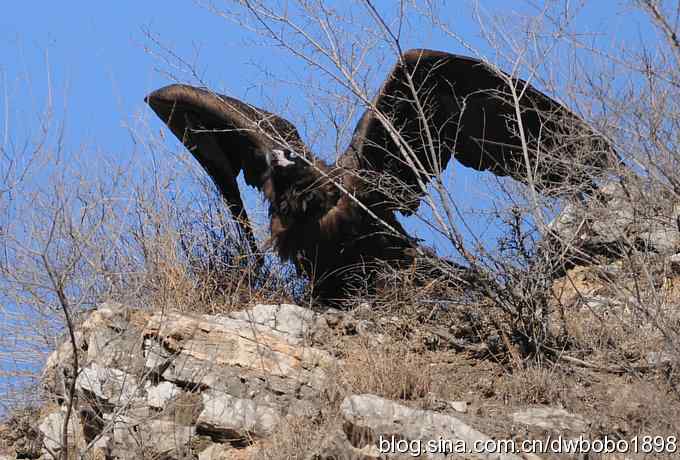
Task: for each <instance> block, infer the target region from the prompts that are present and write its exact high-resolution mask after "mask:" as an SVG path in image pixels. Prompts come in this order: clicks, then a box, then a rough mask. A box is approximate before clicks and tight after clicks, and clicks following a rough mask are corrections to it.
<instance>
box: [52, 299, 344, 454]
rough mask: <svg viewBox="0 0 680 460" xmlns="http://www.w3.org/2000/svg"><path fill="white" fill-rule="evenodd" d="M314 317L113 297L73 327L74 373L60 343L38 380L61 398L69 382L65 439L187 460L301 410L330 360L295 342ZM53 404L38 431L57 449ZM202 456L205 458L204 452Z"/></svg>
mask: <svg viewBox="0 0 680 460" xmlns="http://www.w3.org/2000/svg"><path fill="white" fill-rule="evenodd" d="M317 317H318V315H316V314H314V313H313V312H312V311H310V310H307V309H303V308H300V307H297V306H295V305H285V304H284V305H257V306H255V307H253V308H251V309H249V310H243V311H239V312H235V313H232V314H230V315H221V316H220V315H215V316H206V315H187V314H179V313H173V312H156V313H149V312H143V311H141V310H136V309H131V308H127V307H125V306H123V305H118V304H105V305H102V306H100V307H99V308H98V309H97V310H95V311H93V312H91V313H90V314H89V316H88V317H87V319H86V320H85V321H84V322H83V323H82V324H81V325H80V326H79V328H78V335H77V336H78V345H79V356H80V362H81V368H80V370H79V372H78V375H77V376H74V375H72V372H71V368H70V365H71V364H70V363H71V358H72V354H71V353H72V352H71V350H70V346H69V343H65V344H64V345H62V346H60V347H59V348H58V349H57V350H56V351H55V352H54V353H53V354H52V355H51V356H50V358H49V359H48V362H47V365H46V367H45V370H44V373H43V381H44V382H45V385H46V387H47V390H48V392H49V393H50V394H53V395H56V396H57V398H58V399H59V401H60V402H61V403H62V405H65V401H67V400H68V397H67V395H66V394H65V393H66V392H65V389H66V388H68V387H69V382H70V380H71V379H73V378H75V380H76V386H75V387H76V389H77V394H76V395H75V396H76V398H77V400H76V401H75V404H74V406H75V408H76V410H75V411H74V415H73V417H72V418H71V420H70V422H69V423H70V424H71V425H72V428H71V429H69V433H70V436H72V437H73V438H74V439H73V440H72V439H71V438H69V445H73V447H75V448H77V449H78V450H80V451H81V452H83V451H87V452H94V451H95V450H100V451H101V452H102V455H105V456H106V457H107V458H110V457H115V458H144V456H147V457H148V456H149V455H151V453H153V455H160V456H162V457H163V458H185V457H186V458H192V457H196V456H200V455H203V457H206V458H211V457H210V456H209V455H208V454H202V452H203V451H206V450H207V449H211V450H210V452H212V451H214V450H215V449H216V448H215V447H213V444H219V445H221V446H223V447H225V448H227V447H233V446H237V447H242V446H243V445H246V444H249V443H252V442H254V441H256V440H258V439H263V438H266V437H267V436H269V435H270V434H271V433H272V432H273V431H274V430H275V429H276V427H277V425H278V424H279V423H280V422H281V420H282V419H283V418H284V417H286V416H287V415H288V414H300V413H303V412H304V409H305V408H309V407H313V404H312V403H311V402H310V401H311V400H312V399H313V398H315V397H316V396H317V395H318V393H319V390H320V388H321V386H322V385H323V383H324V379H325V378H326V369H327V368H328V367H329V366H332V365H334V364H335V360H334V359H333V358H332V357H331V356H330V355H329V354H328V353H327V352H325V351H323V350H321V349H318V348H314V347H310V346H307V345H305V343H306V341H307V340H306V339H307V338H308V333H309V331H310V328H311V327H313V326H314V324H315V321H316V320H317ZM63 414H64V410H63V408H62V409H59V411H57V412H54V413H51V414H49V415H48V416H46V417H44V419H43V420H42V423H41V424H40V426H39V430H40V431H41V432H42V433H43V435H44V439H45V444H44V447H45V451H46V452H50V451H51V452H53V453H54V452H58V451H59V450H60V448H61V447H60V446H61V441H62V439H61V431H62V428H61V427H62V426H63ZM210 455H212V454H210Z"/></svg>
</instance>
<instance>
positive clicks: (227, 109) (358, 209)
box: [145, 49, 618, 300]
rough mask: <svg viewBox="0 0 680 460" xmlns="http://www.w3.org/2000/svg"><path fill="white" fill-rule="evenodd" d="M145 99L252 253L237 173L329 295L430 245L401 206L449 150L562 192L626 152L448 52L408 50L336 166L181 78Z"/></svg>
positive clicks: (253, 112) (291, 256) (259, 112)
mask: <svg viewBox="0 0 680 460" xmlns="http://www.w3.org/2000/svg"><path fill="white" fill-rule="evenodd" d="M511 88H514V91H513V90H511ZM145 101H146V102H147V103H148V105H149V106H150V107H151V109H152V110H153V111H154V112H155V113H156V114H157V115H158V117H160V118H161V120H163V122H165V124H167V126H168V127H169V128H170V130H171V131H172V132H173V133H174V135H175V136H176V137H177V138H178V139H179V140H180V141H181V142H182V143H183V144H184V146H185V147H186V148H187V149H188V150H189V151H190V152H191V154H192V155H193V156H194V157H195V158H196V160H198V162H199V163H200V164H201V166H202V167H203V168H204V169H205V171H206V172H207V173H208V174H209V175H210V177H211V178H212V180H213V181H214V183H215V185H216V186H217V188H218V189H219V191H220V193H221V195H222V197H223V199H224V201H225V203H226V205H227V206H228V207H229V208H230V210H231V212H232V214H233V216H234V218H235V219H236V221H237V222H238V223H239V225H240V227H241V229H242V230H243V233H244V235H245V237H246V238H247V240H248V242H249V245H250V247H251V250H252V252H253V254H258V247H257V244H256V240H255V238H254V236H253V230H252V227H251V224H250V221H249V219H248V215H247V212H246V209H245V208H244V205H243V202H242V200H241V196H240V193H239V188H238V185H237V181H236V178H237V176H238V175H239V173H240V172H241V171H242V172H243V175H244V179H245V182H246V183H247V184H248V185H251V186H253V187H256V188H257V189H259V190H260V191H261V192H263V193H264V196H265V197H266V199H267V200H268V201H269V215H270V231H271V238H270V240H269V241H270V243H271V246H272V247H273V249H274V250H275V251H276V252H277V253H278V255H279V257H280V258H281V259H282V260H284V261H290V262H292V263H293V264H294V265H295V267H296V269H297V270H298V272H299V273H302V274H305V275H307V276H308V277H309V278H310V280H311V281H312V286H313V288H312V289H313V294H314V295H315V296H316V297H317V298H320V299H325V300H332V299H342V298H346V297H347V296H348V295H350V294H351V293H352V292H353V290H354V289H355V288H356V287H357V286H359V284H362V285H365V284H366V283H370V282H371V281H370V280H372V279H374V278H375V274H376V273H375V270H376V268H375V267H376V266H378V265H380V263H389V264H393V265H396V266H400V267H405V266H409V264H411V263H413V261H414V260H415V258H416V257H417V256H418V255H422V254H423V249H422V248H421V247H420V246H419V245H418V240H416V239H415V238H413V237H412V236H410V235H409V234H408V233H407V232H406V231H405V229H404V228H403V227H402V226H401V225H400V223H399V221H398V220H397V216H396V213H397V212H399V213H402V214H404V215H409V214H412V213H413V212H415V211H416V210H417V208H418V206H419V203H420V200H421V198H422V197H423V196H424V195H425V193H426V192H427V187H428V184H430V182H431V181H432V180H433V179H435V178H436V177H437V175H439V174H440V173H441V172H442V171H443V170H444V169H445V168H446V166H447V164H448V163H449V161H450V160H451V158H455V159H456V160H458V161H459V162H460V163H462V164H463V165H465V166H467V167H470V168H474V169H476V170H479V171H484V170H488V171H491V172H492V173H494V174H496V175H500V176H510V177H512V178H514V179H517V180H519V181H522V182H524V183H528V184H530V185H532V186H533V187H535V189H536V190H537V191H538V192H541V193H544V194H555V195H559V194H561V193H564V192H565V191H566V190H574V189H581V190H587V189H588V187H591V186H592V187H595V184H594V182H593V177H596V173H597V172H598V171H600V172H602V171H605V170H607V169H608V168H611V167H612V166H613V165H615V164H617V163H618V159H617V156H616V153H615V152H614V150H613V148H612V147H611V145H610V143H609V142H608V141H607V140H606V139H605V138H604V137H602V136H601V135H598V134H597V133H596V132H595V131H594V130H593V129H592V128H591V127H589V126H588V125H587V124H586V123H585V122H584V121H583V120H582V119H581V118H579V117H578V116H577V115H575V114H574V113H573V112H571V111H570V110H569V109H567V108H566V107H564V106H563V105H562V104H560V103H558V102H557V101H555V100H553V99H551V98H550V97H548V96H546V95H545V94H543V93H541V92H540V91H538V90H537V89H535V88H534V87H532V86H531V85H530V84H528V83H527V82H525V81H523V80H521V79H518V78H514V77H512V76H510V75H508V74H505V73H503V72H500V71H498V70H495V69H492V68H491V67H489V66H488V65H487V64H485V63H484V62H482V61H480V60H477V59H474V58H471V57H466V56H459V55H455V54H449V53H446V52H441V51H433V50H425V49H415V50H409V51H407V52H405V53H404V54H402V55H401V56H400V57H399V60H398V62H397V63H396V64H395V65H394V67H393V68H392V70H391V71H390V73H389V74H388V76H387V78H386V80H385V81H384V82H383V84H382V86H381V88H380V90H379V91H378V94H377V96H375V98H374V99H373V100H372V102H371V103H370V104H367V105H368V108H367V110H366V111H365V112H364V113H363V115H362V117H361V118H360V120H359V122H358V124H357V126H356V128H355V130H354V133H353V136H352V138H351V141H350V143H349V146H348V147H347V149H346V150H345V152H344V153H343V154H342V155H340V156H339V157H338V158H337V160H336V161H335V163H334V164H330V165H329V164H327V163H325V162H323V161H321V160H319V159H318V158H316V157H315V156H314V154H313V153H312V152H311V151H310V150H309V148H308V147H307V146H306V145H305V143H304V142H303V141H302V139H301V138H300V135H299V134H298V131H297V129H296V128H295V126H294V125H293V124H292V123H290V122H289V121H287V120H286V119H284V118H282V117H280V116H278V115H276V114H273V113H270V112H267V111H266V110H263V109H260V108H258V107H255V106H254V105H251V104H248V103H246V102H242V101H240V100H237V99H234V98H231V97H228V96H224V95H220V94H216V93H214V92H212V91H209V90H207V89H203V88H198V87H193V86H189V85H182V84H173V85H170V86H166V87H163V88H160V89H158V90H156V91H154V92H152V93H151V94H149V95H148V96H147V97H146V98H145ZM260 260H261V259H260Z"/></svg>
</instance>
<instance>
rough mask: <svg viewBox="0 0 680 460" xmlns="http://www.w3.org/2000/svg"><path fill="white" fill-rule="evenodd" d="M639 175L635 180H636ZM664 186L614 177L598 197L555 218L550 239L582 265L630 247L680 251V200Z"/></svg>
mask: <svg viewBox="0 0 680 460" xmlns="http://www.w3.org/2000/svg"><path fill="white" fill-rule="evenodd" d="M630 180H633V179H630ZM663 193H666V194H667V192H664V191H663V190H660V191H653V190H644V188H643V187H641V186H640V185H639V184H636V186H635V187H631V186H627V185H626V182H611V183H608V184H606V185H604V186H602V187H601V188H600V189H599V190H598V193H597V197H596V198H595V199H591V200H588V201H587V202H586V203H571V204H568V205H567V206H566V207H565V208H564V209H563V210H562V212H560V214H558V215H557V216H556V217H555V219H554V220H553V221H552V222H551V223H550V225H549V230H550V232H551V238H549V241H551V242H552V243H554V244H556V245H558V247H559V249H560V252H561V253H562V254H564V255H566V256H568V257H569V258H570V259H572V260H573V261H574V262H576V264H577V265H583V264H586V265H587V264H589V263H590V262H592V259H590V257H597V256H606V257H617V256H618V255H620V254H621V253H622V252H624V251H626V250H627V249H630V248H638V249H644V250H646V251H652V252H657V253H660V254H665V255H670V254H674V253H676V252H678V250H680V220H679V218H680V205H677V204H676V205H674V203H675V200H674V199H673V197H663V198H662V197H661V196H659V194H663Z"/></svg>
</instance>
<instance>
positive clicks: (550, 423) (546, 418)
mask: <svg viewBox="0 0 680 460" xmlns="http://www.w3.org/2000/svg"><path fill="white" fill-rule="evenodd" d="M512 419H513V421H514V422H515V423H522V424H525V425H530V426H535V427H539V428H543V429H545V430H554V431H560V432H562V431H571V432H574V433H578V434H580V433H586V431H587V429H588V422H587V421H586V420H585V419H584V418H583V417H581V416H579V415H575V414H571V413H569V412H567V411H566V410H564V409H557V408H553V407H534V408H531V409H525V410H522V411H518V412H515V413H513V414H512Z"/></svg>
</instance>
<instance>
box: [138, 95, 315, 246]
mask: <svg viewBox="0 0 680 460" xmlns="http://www.w3.org/2000/svg"><path fill="white" fill-rule="evenodd" d="M144 100H145V101H146V102H147V103H148V104H149V106H151V108H152V109H153V111H154V112H156V115H158V116H159V117H160V119H161V120H163V121H164V122H165V123H166V124H167V125H168V127H169V128H170V129H171V130H172V132H173V133H174V134H175V136H177V138H178V139H179V140H180V141H181V142H182V143H183V144H184V145H185V146H186V148H187V149H188V150H189V151H190V152H191V153H192V155H193V156H194V157H195V158H196V159H197V160H198V162H199V163H200V164H201V166H203V169H205V171H206V172H207V173H208V174H209V175H210V177H211V178H212V180H213V181H214V182H215V185H217V187H218V188H219V190H220V192H221V193H222V196H223V197H224V199H225V201H226V203H227V205H228V206H229V209H230V210H231V212H232V214H233V215H234V216H235V217H236V219H237V221H238V222H239V224H240V225H241V226H242V228H243V230H244V232H245V234H246V237H247V238H248V241H249V244H250V246H251V249H252V250H253V252H254V253H256V252H257V251H256V250H257V246H256V244H255V238H254V235H253V231H252V228H251V225H250V221H249V220H248V216H247V214H246V211H245V209H244V207H243V201H242V200H241V196H240V193H239V189H238V184H237V182H236V177H237V176H238V174H239V172H240V171H241V170H243V174H244V177H245V180H246V183H247V184H248V185H252V186H254V187H257V188H258V189H261V188H262V186H263V184H264V181H265V179H266V175H267V172H268V170H269V164H268V157H267V155H268V154H269V152H271V151H272V150H273V149H276V148H287V149H290V150H293V151H296V152H298V153H299V154H301V155H305V156H306V157H307V158H309V157H310V153H309V151H308V150H307V148H306V146H305V145H304V143H303V142H302V140H301V139H300V136H299V135H298V132H297V129H296V128H295V126H294V125H293V124H292V123H290V122H289V121H287V120H285V119H283V118H281V117H279V116H277V115H274V114H272V113H269V112H267V111H265V110H262V109H259V108H257V107H255V106H252V105H250V104H246V103H244V102H241V101H239V100H237V99H234V98H231V97H228V96H223V95H220V94H216V93H213V92H211V91H208V90H205V89H202V88H196V87H193V86H189V85H170V86H166V87H164V88H161V89H158V90H156V91H154V92H153V93H151V94H149V95H148V96H147V97H146V98H145V99H144Z"/></svg>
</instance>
